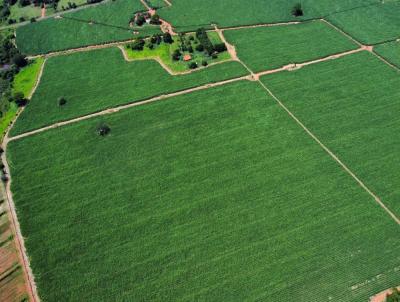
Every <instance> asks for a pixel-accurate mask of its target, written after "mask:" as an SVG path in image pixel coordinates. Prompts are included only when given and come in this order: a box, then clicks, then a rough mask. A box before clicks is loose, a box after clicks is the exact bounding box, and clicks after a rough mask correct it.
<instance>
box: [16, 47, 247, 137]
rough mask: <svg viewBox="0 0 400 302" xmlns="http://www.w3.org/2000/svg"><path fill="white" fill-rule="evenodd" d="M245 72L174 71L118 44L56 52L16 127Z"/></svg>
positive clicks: (220, 68) (231, 66)
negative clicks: (127, 54)
mask: <svg viewBox="0 0 400 302" xmlns="http://www.w3.org/2000/svg"><path fill="white" fill-rule="evenodd" d="M247 73H248V72H247V70H246V69H245V68H244V67H243V66H242V65H241V64H240V63H238V62H226V63H223V64H219V65H215V66H210V67H208V68H207V69H203V70H198V71H195V72H193V73H190V74H185V75H177V76H171V75H170V74H169V73H168V72H167V71H166V70H164V69H163V68H162V67H161V65H160V64H159V63H158V62H156V61H153V60H143V61H133V62H127V61H125V60H124V58H123V56H122V52H121V50H120V49H118V48H116V47H115V48H107V49H102V50H95V51H90V52H81V53H75V54H73V55H68V56H58V57H52V58H49V59H48V60H47V62H46V65H45V69H44V74H43V76H42V79H41V82H40V85H39V87H38V89H37V90H36V93H35V95H34V96H33V98H32V100H31V102H30V103H29V104H28V106H27V108H26V109H25V110H24V112H23V113H22V114H21V116H20V117H19V118H18V123H17V124H16V125H15V127H14V128H13V131H12V133H13V134H17V133H21V132H24V131H27V130H33V129H35V128H39V127H41V126H45V125H49V124H51V123H54V122H57V121H61V120H66V119H70V118H73V117H77V116H80V115H84V114H88V113H92V112H95V111H100V110H102V109H106V108H109V107H113V106H116V105H120V104H125V103H129V102H133V101H138V100H143V99H146V98H150V97H153V96H157V95H161V94H165V93H171V92H175V91H179V90H184V89H188V88H191V87H195V86H199V85H204V84H207V83H211V82H216V81H222V80H226V79H231V78H235V77H240V76H243V75H246V74H247ZM60 97H64V98H65V99H66V100H67V103H66V105H64V106H62V107H60V106H59V104H58V99H59V98H60Z"/></svg>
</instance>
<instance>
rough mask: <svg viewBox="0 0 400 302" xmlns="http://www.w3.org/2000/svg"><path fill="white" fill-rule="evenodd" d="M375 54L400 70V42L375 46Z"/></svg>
mask: <svg viewBox="0 0 400 302" xmlns="http://www.w3.org/2000/svg"><path fill="white" fill-rule="evenodd" d="M374 50H375V52H376V53H378V54H379V55H380V56H382V57H383V58H385V59H386V60H388V61H389V62H390V63H392V64H394V65H396V66H397V67H399V68H400V40H399V41H394V42H389V43H384V44H380V45H378V46H375V48H374Z"/></svg>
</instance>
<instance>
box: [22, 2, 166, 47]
mask: <svg viewBox="0 0 400 302" xmlns="http://www.w3.org/2000/svg"><path fill="white" fill-rule="evenodd" d="M141 10H144V6H143V5H142V4H141V3H140V1H139V0H135V1H129V0H118V1H115V2H114V1H109V2H107V3H105V4H100V5H96V6H94V7H88V8H85V9H82V10H79V11H77V12H71V13H66V14H64V15H62V16H63V17H62V18H50V19H46V20H43V21H40V22H35V23H31V24H28V25H25V26H21V27H18V29H17V39H16V42H17V45H18V47H19V48H20V49H21V51H22V52H24V53H26V54H42V53H48V52H52V51H58V50H65V49H69V48H77V47H82V46H87V45H93V44H103V43H107V42H114V41H124V40H130V39H133V38H135V37H138V36H139V35H140V36H148V35H151V34H153V33H158V32H160V30H159V28H158V27H157V26H153V25H146V26H144V27H140V28H136V27H135V28H130V27H129V21H130V19H131V18H132V17H133V16H134V14H135V12H137V11H141ZM134 32H139V34H135V33H134Z"/></svg>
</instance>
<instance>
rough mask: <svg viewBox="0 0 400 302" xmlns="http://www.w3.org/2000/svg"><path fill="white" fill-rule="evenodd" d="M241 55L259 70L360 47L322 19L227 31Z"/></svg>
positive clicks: (231, 41) (227, 36)
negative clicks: (295, 23)
mask: <svg viewBox="0 0 400 302" xmlns="http://www.w3.org/2000/svg"><path fill="white" fill-rule="evenodd" d="M224 35H225V37H226V39H227V40H228V41H229V42H230V43H231V44H233V45H234V46H235V48H236V51H237V54H238V56H239V58H240V59H241V60H242V61H243V62H244V63H245V64H246V65H247V66H249V68H250V69H251V70H253V71H255V72H259V71H263V70H267V69H273V68H278V67H281V66H284V65H287V64H290V63H302V62H305V61H309V60H312V59H317V58H321V57H325V56H328V55H332V54H335V53H339V52H343V51H346V50H350V49H355V48H357V47H358V46H357V44H355V43H354V42H352V41H351V40H349V39H348V38H347V37H345V36H344V35H342V34H341V33H339V32H338V31H337V30H335V29H334V28H332V27H331V26H329V25H327V24H326V23H324V22H322V21H313V22H308V23H302V24H298V25H288V26H275V27H258V28H244V29H238V30H227V31H224Z"/></svg>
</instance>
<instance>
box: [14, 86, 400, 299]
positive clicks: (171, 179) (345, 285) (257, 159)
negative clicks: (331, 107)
mask: <svg viewBox="0 0 400 302" xmlns="http://www.w3.org/2000/svg"><path fill="white" fill-rule="evenodd" d="M250 95H251V98H249V96H250ZM100 124H107V125H108V126H109V127H110V128H111V132H110V133H109V135H107V136H105V137H101V136H99V135H98V134H97V132H96V127H97V126H98V125H100ZM8 148H9V149H8V156H9V162H10V164H11V168H12V175H13V182H12V190H13V192H14V197H15V201H16V205H17V208H18V214H19V218H20V221H21V227H22V232H23V234H24V237H25V238H26V240H25V242H26V245H27V248H28V251H29V255H30V259H31V266H32V268H33V271H34V272H35V273H36V275H35V281H36V282H37V284H38V286H39V294H40V296H41V298H42V299H43V301H61V300H68V301H110V300H112V301H255V300H262V301H329V300H331V301H366V300H367V298H368V297H369V296H370V295H371V294H373V293H375V292H376V291H379V290H380V289H382V288H387V287H389V286H393V285H395V284H398V282H399V281H400V271H399V270H398V266H399V261H400V245H399V240H398V234H399V232H398V231H399V229H398V225H396V223H395V222H394V221H393V220H392V219H391V218H390V217H389V216H388V215H387V214H386V213H385V212H384V211H383V210H382V209H381V208H380V207H379V206H378V205H377V204H376V202H375V201H374V200H373V198H371V197H370V196H369V195H368V194H367V193H366V192H365V191H364V190H363V189H361V187H359V186H358V185H357V183H356V182H354V181H353V180H352V178H351V177H349V176H348V174H347V173H346V172H344V171H343V170H342V169H341V168H340V167H339V166H338V165H337V164H336V163H335V162H334V161H333V160H331V158H330V157H329V156H328V155H327V154H326V153H325V152H324V151H323V150H322V149H321V148H320V147H319V146H318V145H317V144H316V143H315V142H314V141H313V140H312V139H310V137H309V136H308V135H307V134H306V133H305V132H304V131H303V130H302V129H301V128H299V127H298V126H297V125H296V124H295V123H294V122H293V120H291V119H290V118H289V117H288V116H287V114H286V113H285V112H284V111H283V110H282V109H280V107H279V106H277V104H276V103H275V101H273V100H272V98H270V97H268V96H267V94H266V92H265V91H264V90H263V89H262V88H261V86H260V85H259V84H258V83H256V82H248V81H242V82H236V83H233V84H229V85H226V86H224V87H217V88H212V89H209V90H204V91H198V92H195V93H192V94H188V95H185V96H180V97H176V98H173V99H170V100H167V101H164V102H158V103H153V104H150V105H146V106H139V107H135V108H131V109H128V110H125V111H122V112H119V113H116V114H113V115H109V116H104V117H101V118H95V119H91V120H87V121H84V122H80V123H76V124H73V125H70V126H67V127H63V128H59V129H55V130H50V131H46V132H44V133H41V134H38V135H35V136H31V137H27V138H24V139H21V140H18V141H14V142H11V143H10V145H9V147H8ZM32 154H35V156H32ZM383 234H384V236H383ZM294 297H295V298H294ZM293 299H294V300H293Z"/></svg>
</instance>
